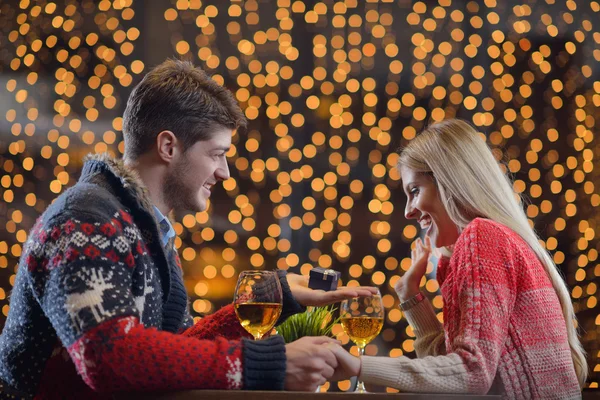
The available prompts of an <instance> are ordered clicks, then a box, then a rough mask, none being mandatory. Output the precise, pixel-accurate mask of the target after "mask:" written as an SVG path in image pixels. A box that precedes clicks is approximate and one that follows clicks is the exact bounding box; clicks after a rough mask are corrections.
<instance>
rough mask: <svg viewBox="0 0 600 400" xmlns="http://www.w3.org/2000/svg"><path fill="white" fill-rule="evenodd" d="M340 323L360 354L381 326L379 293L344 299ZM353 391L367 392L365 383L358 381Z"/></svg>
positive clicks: (381, 306)
mask: <svg viewBox="0 0 600 400" xmlns="http://www.w3.org/2000/svg"><path fill="white" fill-rule="evenodd" d="M340 316H341V323H342V328H343V329H344V332H346V334H347V335H348V336H349V337H350V340H352V341H353V342H354V344H356V347H358V354H359V356H362V355H363V354H364V351H365V347H366V346H367V344H369V343H370V342H371V341H372V340H373V339H375V338H376V337H377V335H379V332H381V328H382V327H383V317H384V315H383V304H382V302H381V293H379V291H377V294H374V295H373V296H371V297H355V298H353V299H350V300H344V301H343V302H342V305H341V307H340ZM355 392H358V393H367V391H366V389H365V384H364V383H363V382H360V381H358V382H357V384H356V390H355Z"/></svg>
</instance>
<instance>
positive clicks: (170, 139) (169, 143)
mask: <svg viewBox="0 0 600 400" xmlns="http://www.w3.org/2000/svg"><path fill="white" fill-rule="evenodd" d="M156 148H157V152H158V157H159V158H160V159H161V160H163V161H164V162H166V163H169V164H170V163H171V162H173V160H174V159H175V158H176V157H177V152H178V151H179V146H178V141H177V137H176V136H175V134H174V133H173V132H171V131H162V132H161V133H159V134H158V136H157V137H156Z"/></svg>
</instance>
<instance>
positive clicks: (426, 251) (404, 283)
mask: <svg viewBox="0 0 600 400" xmlns="http://www.w3.org/2000/svg"><path fill="white" fill-rule="evenodd" d="M414 243H415V246H414V248H413V249H412V251H411V260H412V264H411V266H410V268H409V269H408V271H406V273H405V274H404V276H403V277H402V278H401V279H400V280H398V282H397V283H396V286H395V287H394V289H395V290H396V294H397V295H398V298H399V299H400V301H406V300H408V299H409V298H411V297H413V296H415V295H416V294H417V293H419V284H420V283H421V279H422V278H423V275H425V272H426V271H427V262H428V261H429V256H430V255H431V251H432V250H431V241H430V240H429V236H425V243H423V241H422V240H421V238H418V239H417V240H415V242H414Z"/></svg>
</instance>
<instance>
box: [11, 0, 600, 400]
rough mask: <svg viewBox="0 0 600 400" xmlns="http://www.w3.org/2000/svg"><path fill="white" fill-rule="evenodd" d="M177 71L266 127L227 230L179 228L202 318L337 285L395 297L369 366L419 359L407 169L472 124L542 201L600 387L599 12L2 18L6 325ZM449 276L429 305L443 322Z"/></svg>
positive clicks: (464, 9) (228, 10) (254, 130)
mask: <svg viewBox="0 0 600 400" xmlns="http://www.w3.org/2000/svg"><path fill="white" fill-rule="evenodd" d="M166 57H176V58H181V59H186V60H191V61H193V62H194V63H195V64H197V65H200V66H202V67H203V68H204V69H205V70H206V71H208V72H209V73H210V74H211V75H213V77H214V79H215V80H217V81H218V82H220V83H222V84H224V85H225V86H226V87H228V88H229V89H230V90H231V91H232V92H233V93H234V94H235V97H236V98H237V99H238V100H239V102H240V104H241V107H242V109H243V110H244V112H245V114H246V116H247V117H248V119H249V122H250V123H249V127H248V129H247V130H245V131H243V132H239V133H236V135H235V137H234V138H233V142H234V146H233V148H232V149H231V151H230V152H229V154H228V157H229V161H230V165H231V175H232V178H231V179H230V180H228V181H227V182H225V184H224V185H223V187H221V188H219V189H217V190H216V191H215V193H214V195H213V198H212V203H211V205H210V207H209V209H208V211H207V212H202V213H197V214H190V213H186V212H185V211H181V210H180V211H178V212H176V213H174V215H173V218H174V220H175V221H176V224H175V229H176V231H177V234H178V239H177V242H176V245H177V247H178V248H179V251H180V254H181V256H182V258H183V260H184V268H185V276H186V286H187V289H188V291H189V293H190V296H191V297H192V303H191V305H192V308H193V310H194V313H195V315H197V316H199V317H201V316H202V315H205V314H206V313H211V312H214V311H215V310H216V309H218V308H219V307H220V306H222V305H224V304H226V303H228V302H229V301H231V298H232V293H233V288H234V285H235V282H236V278H237V274H238V272H239V271H241V270H244V269H249V268H282V269H289V270H290V271H294V272H298V273H303V274H307V273H308V271H309V270H310V269H311V268H312V266H315V265H320V266H323V267H330V268H334V269H336V270H339V271H342V274H343V280H344V283H346V284H350V285H353V284H358V283H360V284H363V285H366V284H375V285H379V286H381V288H382V293H383V294H384V302H385V306H386V309H387V310H386V311H387V316H386V322H385V326H384V329H383V331H382V334H381V335H380V336H379V337H378V338H377V339H376V340H375V341H374V342H373V343H372V344H371V345H369V346H368V347H367V350H366V353H367V354H371V355H374V354H377V355H390V356H399V355H402V354H405V355H408V356H412V357H414V356H415V354H414V352H413V339H414V335H413V332H412V331H411V329H410V328H409V327H408V326H407V323H406V320H405V319H404V318H403V316H402V314H401V312H400V310H399V309H398V307H397V306H398V300H397V299H396V297H395V296H394V294H393V290H392V286H393V284H394V283H395V282H396V280H397V279H399V276H400V275H401V274H402V272H403V270H406V269H407V268H408V267H409V265H410V259H409V253H410V252H409V246H410V243H411V242H412V241H413V240H414V239H415V238H416V237H417V236H418V234H419V229H418V227H417V225H416V224H415V223H414V222H413V221H406V220H405V219H404V217H403V210H404V204H405V199H404V195H403V194H402V191H401V187H400V181H399V175H398V172H397V171H396V170H395V168H394V165H395V164H396V160H397V155H396V154H395V153H394V151H395V150H396V149H397V148H398V147H399V146H402V145H405V144H406V143H408V141H410V140H411V139H412V138H414V136H415V134H416V133H417V132H418V131H419V130H420V129H421V128H422V127H424V126H425V125H426V124H428V123H429V122H431V121H438V120H441V119H443V118H447V117H454V116H457V117H461V118H464V119H467V120H469V121H471V122H472V123H473V124H474V125H475V126H476V127H477V128H478V129H479V130H480V131H481V132H482V134H484V135H485V137H486V140H487V142H488V143H489V144H490V145H491V146H492V147H493V148H494V152H495V154H496V156H497V158H498V160H499V161H501V162H502V165H504V166H505V167H506V168H508V169H509V170H510V172H511V173H512V175H513V177H514V179H515V184H514V186H515V189H516V190H517V191H518V192H520V193H522V194H523V195H524V197H525V199H526V202H525V204H524V207H526V209H527V215H528V216H529V217H530V219H531V221H532V222H535V226H536V229H537V230H538V232H539V233H540V234H541V236H542V238H543V239H544V240H543V244H544V245H545V246H546V248H547V249H548V250H550V251H551V253H552V254H553V256H554V260H555V261H556V263H557V264H558V265H559V266H560V268H561V269H562V271H563V273H564V275H565V278H566V280H567V282H568V284H569V287H570V290H571V294H572V299H573V302H574V304H575V307H576V310H577V315H578V317H579V321H580V325H581V327H582V328H583V342H584V345H585V347H586V349H587V350H588V352H589V362H590V369H591V371H592V374H591V377H590V379H589V382H588V385H589V386H590V387H597V386H598V381H599V380H600V359H599V357H600V344H599V343H600V337H599V335H598V334H599V332H600V326H599V325H600V313H599V309H600V308H599V307H598V298H599V294H598V284H599V282H598V281H599V279H598V277H599V276H600V264H599V263H598V250H599V241H598V234H597V232H598V230H599V229H600V226H599V222H600V216H599V214H598V211H597V207H598V205H599V204H600V195H599V194H598V186H600V180H599V171H598V168H597V167H596V168H595V164H597V162H596V160H597V159H598V157H600V147H599V141H598V136H597V135H598V134H597V129H596V124H599V123H600V111H599V106H600V68H599V61H600V4H599V3H598V2H597V1H587V0H586V1H577V2H575V1H571V0H569V1H564V0H545V1H542V0H538V1H533V0H522V1H497V0H485V1H470V2H467V1H457V0H439V1H437V2H434V1H426V2H412V1H409V0H396V1H385V0H380V1H373V0H369V1H359V0H345V1H333V0H324V1H308V0H304V1H303V0H260V1H256V0H247V1H243V2H242V1H233V0H232V1H200V0H178V1H174V0H171V1H168V0H164V1H152V2H149V1H148V2H144V1H141V0H136V1H133V0H114V1H108V0H102V1H91V0H84V1H64V2H62V1H59V2H56V3H54V2H50V1H45V0H41V1H29V0H23V1H2V2H0V93H1V94H0V169H1V170H0V176H1V177H0V196H1V197H2V199H3V201H2V202H1V203H0V268H1V269H0V287H1V288H0V308H1V310H2V315H1V316H0V321H1V322H0V324H3V322H4V318H5V316H6V314H7V313H8V310H9V305H8V296H9V293H10V290H11V288H12V285H13V283H14V279H15V272H16V268H17V263H18V259H19V256H20V254H21V250H22V245H23V243H24V242H25V241H26V239H27V234H28V231H29V229H30V228H31V226H32V224H33V222H34V221H35V219H36V218H37V216H38V215H39V214H40V213H41V212H42V211H43V210H44V209H45V208H46V207H47V206H48V204H49V203H50V202H51V201H52V199H53V198H55V197H56V196H57V195H58V194H59V193H61V192H62V191H64V190H65V189H66V188H67V187H69V186H70V185H72V184H73V183H74V182H76V180H77V178H78V176H79V171H80V168H81V165H82V162H81V160H82V157H83V156H84V155H85V154H86V153H88V152H104V151H108V152H110V153H112V154H114V155H116V156H119V155H120V153H121V151H122V149H123V143H122V134H121V126H122V120H121V115H122V112H123V110H124V107H125V103H126V100H127V97H128V95H129V93H130V91H131V89H132V88H133V86H134V85H135V84H136V83H137V82H139V80H140V79H141V77H142V76H143V75H144V74H145V73H146V72H147V71H148V70H149V69H150V68H151V67H152V66H154V65H156V64H158V63H160V62H162V61H163V60H164V59H165V58H166ZM433 270H434V267H433V265H431V266H430V268H429V272H430V274H428V279H426V280H425V279H424V280H423V290H424V291H425V292H426V293H429V294H430V297H431V298H432V299H433V304H434V306H435V307H436V309H437V310H438V311H441V307H442V301H441V298H440V296H439V293H438V285H437V283H436V282H435V280H433V279H432V278H433V276H434V271H433ZM540 312H543V310H540ZM439 317H440V319H441V318H442V315H441V313H440V314H439ZM335 332H337V333H338V334H339V337H340V338H341V339H342V340H344V341H345V342H347V340H348V339H347V337H345V336H344V334H343V333H341V329H340V328H339V327H338V328H336V330H335ZM348 347H349V346H348ZM355 350H356V349H353V351H355ZM349 386H350V383H349V381H345V382H341V383H339V384H332V385H329V384H326V385H325V387H324V388H323V390H346V389H347V388H348V387H349Z"/></svg>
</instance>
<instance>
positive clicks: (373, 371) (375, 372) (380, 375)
mask: <svg viewBox="0 0 600 400" xmlns="http://www.w3.org/2000/svg"><path fill="white" fill-rule="evenodd" d="M360 360H361V367H360V374H359V376H358V379H359V380H361V381H363V382H367V383H372V384H375V385H382V386H394V385H395V383H396V382H397V380H398V372H399V371H398V369H397V368H389V365H387V364H386V363H382V362H381V357H369V356H362V357H361V358H360Z"/></svg>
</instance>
